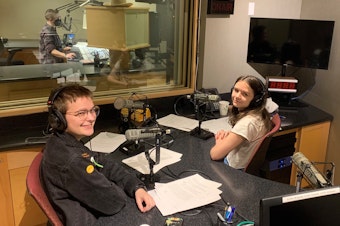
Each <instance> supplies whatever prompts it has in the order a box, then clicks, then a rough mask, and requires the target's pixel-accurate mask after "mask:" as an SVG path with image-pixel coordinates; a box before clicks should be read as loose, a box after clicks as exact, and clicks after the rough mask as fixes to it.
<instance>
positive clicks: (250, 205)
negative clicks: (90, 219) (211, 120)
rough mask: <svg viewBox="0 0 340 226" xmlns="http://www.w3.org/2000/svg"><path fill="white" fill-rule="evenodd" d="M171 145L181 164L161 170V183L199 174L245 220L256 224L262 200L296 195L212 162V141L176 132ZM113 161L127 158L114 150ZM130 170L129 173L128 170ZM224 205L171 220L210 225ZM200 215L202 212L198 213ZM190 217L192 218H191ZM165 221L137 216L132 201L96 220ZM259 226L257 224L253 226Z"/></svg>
mask: <svg viewBox="0 0 340 226" xmlns="http://www.w3.org/2000/svg"><path fill="white" fill-rule="evenodd" d="M173 136H174V138H175V139H174V144H173V145H172V146H171V147H170V148H169V149H171V150H173V151H177V152H179V153H182V154H183V156H182V159H181V161H180V162H178V163H175V164H172V165H169V166H168V168H163V169H162V170H161V171H160V172H158V174H159V175H160V176H161V182H165V183H166V182H169V181H172V180H173V179H172V178H171V177H170V176H167V174H169V172H172V173H174V174H176V175H179V174H182V177H185V176H189V175H193V174H195V173H200V172H202V173H201V174H200V175H202V176H203V177H209V178H210V179H211V180H214V181H216V182H219V183H221V184H222V186H221V187H220V189H221V190H222V191H223V193H222V194H221V197H222V199H223V200H225V201H226V202H229V203H230V204H232V205H234V206H235V207H236V212H237V213H238V214H240V215H241V216H243V217H246V218H247V219H248V220H251V221H255V222H256V223H258V221H259V203H260V199H262V198H264V197H271V196H276V195H282V194H289V193H294V192H295V187H292V186H289V185H287V184H281V183H278V182H274V181H269V180H266V179H262V178H259V177H255V176H252V175H249V174H246V173H244V172H242V171H239V170H235V169H233V168H230V167H228V166H226V165H224V164H223V162H220V161H212V160H211V159H210V156H209V150H210V147H211V146H212V145H213V144H214V140H213V139H210V140H201V139H198V138H196V137H193V136H190V135H189V134H188V133H186V132H182V131H177V130H176V131H175V132H174V133H173ZM111 156H112V158H114V159H116V160H117V161H121V160H122V159H124V158H126V157H127V156H126V155H125V154H123V153H122V152H120V151H119V150H116V151H115V152H113V153H112V154H111ZM131 170H132V169H131ZM224 206H225V203H224V202H223V201H222V200H220V201H218V202H216V203H213V204H210V205H207V206H204V207H201V208H197V209H196V210H195V211H193V210H191V211H187V212H185V213H177V214H174V215H173V216H175V217H182V218H183V219H184V225H195V226H199V225H202V226H203V225H204V226H207V225H213V224H215V223H216V222H217V215H216V214H217V212H220V213H222V212H223V209H224ZM198 210H199V211H201V212H198ZM190 214H193V215H192V216H190ZM238 214H236V215H235V217H234V222H235V223H237V222H240V221H243V220H244V219H243V218H241V217H240V215H238ZM165 219H166V217H163V216H162V215H161V213H160V212H159V210H158V209H157V208H154V209H152V210H151V211H150V212H148V213H144V214H143V213H140V212H139V211H138V209H137V207H136V204H135V202H134V200H133V199H131V198H129V199H128V203H127V206H125V207H124V209H123V210H122V211H121V212H120V213H118V214H116V215H114V216H110V217H103V218H101V219H100V220H99V225H115V226H119V225H141V224H148V225H150V226H153V225H163V224H164V221H165ZM256 225H258V224H256Z"/></svg>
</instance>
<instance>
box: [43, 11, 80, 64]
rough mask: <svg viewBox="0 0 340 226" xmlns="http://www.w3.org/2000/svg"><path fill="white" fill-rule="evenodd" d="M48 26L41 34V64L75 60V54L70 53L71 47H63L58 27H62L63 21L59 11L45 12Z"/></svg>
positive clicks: (44, 27)
mask: <svg viewBox="0 0 340 226" xmlns="http://www.w3.org/2000/svg"><path fill="white" fill-rule="evenodd" d="M45 19H46V24H45V25H44V26H43V28H42V30H41V32H40V43H39V53H40V56H39V62H40V63H41V64H54V63H64V62H66V61H67V59H73V58H74V57H75V56H76V55H75V53H72V52H68V51H69V50H70V49H71V47H69V46H67V47H63V44H62V42H61V39H60V37H59V35H58V33H57V27H58V26H60V25H61V23H62V22H61V19H60V16H59V14H58V11H57V10H54V9H48V10H46V12H45Z"/></svg>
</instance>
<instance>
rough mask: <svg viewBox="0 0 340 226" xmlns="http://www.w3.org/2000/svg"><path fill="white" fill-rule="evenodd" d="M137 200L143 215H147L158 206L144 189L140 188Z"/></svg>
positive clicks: (136, 196) (136, 193)
mask: <svg viewBox="0 0 340 226" xmlns="http://www.w3.org/2000/svg"><path fill="white" fill-rule="evenodd" d="M135 199H136V204H137V206H138V209H139V210H140V211H141V212H142V213H145V212H147V211H149V210H151V209H152V208H153V207H154V206H155V205H156V203H155V201H154V200H153V198H152V197H151V196H150V195H149V193H148V192H147V191H145V190H144V188H139V189H138V190H137V191H136V192H135Z"/></svg>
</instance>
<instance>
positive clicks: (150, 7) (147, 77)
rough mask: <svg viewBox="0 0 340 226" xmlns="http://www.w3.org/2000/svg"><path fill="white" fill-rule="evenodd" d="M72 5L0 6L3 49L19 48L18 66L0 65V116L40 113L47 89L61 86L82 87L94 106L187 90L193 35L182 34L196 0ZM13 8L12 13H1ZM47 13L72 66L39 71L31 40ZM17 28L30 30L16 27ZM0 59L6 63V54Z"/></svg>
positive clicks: (35, 42)
mask: <svg viewBox="0 0 340 226" xmlns="http://www.w3.org/2000/svg"><path fill="white" fill-rule="evenodd" d="M77 2H78V1H74V3H73V2H72V1H67V0H64V1H58V2H53V3H50V4H47V3H46V1H45V0H36V1H34V3H33V2H32V3H31V4H28V5H29V6H25V5H26V4H22V3H21V0H12V1H6V0H0V28H1V34H0V35H1V37H2V40H3V41H4V42H5V44H4V46H5V49H6V48H13V47H20V48H22V49H21V50H20V51H19V52H16V53H15V55H14V58H13V59H14V60H16V61H18V60H20V61H22V62H23V63H24V65H11V66H8V65H6V66H0V93H1V95H0V115H1V111H2V110H5V109H11V108H13V109H16V108H21V107H32V106H35V105H36V106H44V105H45V103H46V100H47V97H48V95H49V93H50V90H51V89H53V88H55V87H57V86H59V85H63V84H67V83H79V84H81V85H84V86H86V87H88V88H90V89H91V90H93V91H94V96H95V98H96V99H97V100H98V101H99V102H100V103H105V100H104V99H108V98H109V97H113V96H116V97H118V96H120V95H128V94H130V93H138V94H143V95H148V94H154V93H158V92H165V91H167V92H168V93H169V95H173V94H171V91H176V90H185V89H193V84H192V83H193V78H192V76H193V75H194V71H193V70H194V69H193V68H195V66H192V65H193V64H194V63H195V59H194V56H193V55H194V54H192V52H194V49H195V46H194V45H193V43H195V42H194V40H195V37H196V34H195V33H192V32H189V31H193V30H194V29H193V26H194V25H193V24H194V23H192V21H196V20H195V19H194V18H193V17H194V15H196V13H194V6H195V7H196V10H197V1H195V0H190V1H181V0H167V1H157V0H153V1H147V0H145V1H140V0H137V1H136V2H133V1H128V2H133V5H132V6H131V7H111V6H96V5H93V3H94V2H97V1H90V3H89V4H88V5H86V6H85V7H79V3H77ZM71 3H72V4H71ZM194 3H195V4H194ZM75 4H76V5H75ZM33 5H34V7H33ZM13 8H14V9H16V13H8V12H9V11H7V13H6V10H8V9H13ZM48 8H52V9H59V16H60V17H61V19H62V22H63V24H62V26H61V27H57V33H58V36H59V37H60V40H61V41H62V42H63V44H64V45H69V46H71V47H72V48H71V50H70V52H73V53H76V56H77V57H76V58H75V59H73V60H70V59H69V60H68V61H67V62H64V63H55V64H39V61H38V59H39V57H41V54H40V53H39V39H40V38H39V34H40V32H41V30H42V27H43V26H44V24H45V23H46V21H45V20H44V14H45V11H46V9H48ZM31 10H33V12H34V13H32V11H31ZM6 21H14V22H13V23H12V22H11V23H7V22H6ZM25 21H30V26H27V25H28V24H26V26H22V25H20V26H19V24H23V23H25ZM31 21H34V22H32V23H31ZM15 24H18V26H17V28H16V26H13V25H15ZM83 28H86V29H83ZM0 55H1V57H3V58H6V57H7V51H4V53H2V52H1V53H0ZM181 92H185V91H181ZM186 92H188V91H186ZM156 96H157V95H156ZM163 96H164V94H163ZM111 101H112V99H111ZM106 102H108V101H106Z"/></svg>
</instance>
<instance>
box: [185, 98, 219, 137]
mask: <svg viewBox="0 0 340 226" xmlns="http://www.w3.org/2000/svg"><path fill="white" fill-rule="evenodd" d="M195 117H196V119H197V120H198V127H196V128H195V129H193V130H191V131H190V135H191V136H194V137H198V138H200V139H203V140H207V139H209V138H210V137H213V136H214V133H212V132H209V131H207V130H204V129H202V128H201V125H202V121H203V120H202V116H201V114H200V111H199V99H195Z"/></svg>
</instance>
